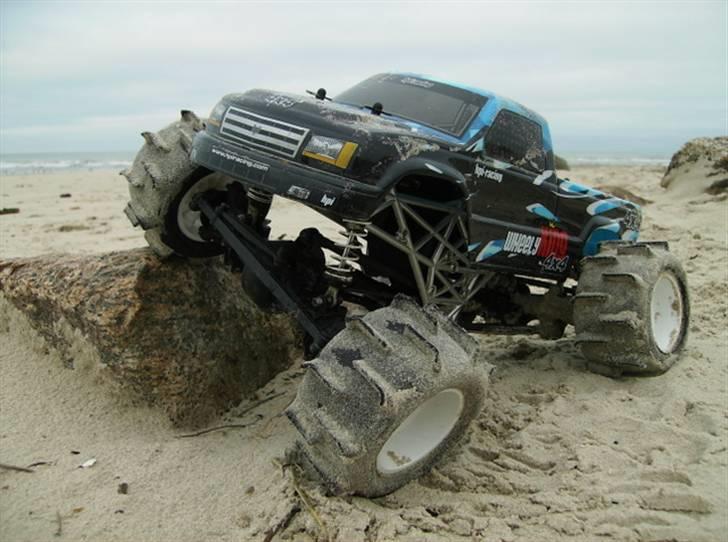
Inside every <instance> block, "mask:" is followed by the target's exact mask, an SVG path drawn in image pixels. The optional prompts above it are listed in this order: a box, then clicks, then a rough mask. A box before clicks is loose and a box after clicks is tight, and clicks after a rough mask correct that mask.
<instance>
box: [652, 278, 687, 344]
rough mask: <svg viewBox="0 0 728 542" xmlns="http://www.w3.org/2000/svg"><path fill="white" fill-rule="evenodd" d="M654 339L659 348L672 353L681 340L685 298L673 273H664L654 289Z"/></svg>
mask: <svg viewBox="0 0 728 542" xmlns="http://www.w3.org/2000/svg"><path fill="white" fill-rule="evenodd" d="M650 309H651V311H650V312H651V315H652V338H653V340H654V341H655V344H656V345H657V348H659V349H660V351H661V352H663V353H665V354H669V353H671V352H672V351H673V350H675V347H676V346H677V344H678V341H679V340H680V335H681V331H682V325H683V298H682V292H681V290H680V285H679V284H678V282H677V279H676V278H675V276H674V275H673V274H672V273H662V274H661V275H660V277H659V278H658V279H657V282H656V283H655V287H654V288H653V289H652V300H651V303H650Z"/></svg>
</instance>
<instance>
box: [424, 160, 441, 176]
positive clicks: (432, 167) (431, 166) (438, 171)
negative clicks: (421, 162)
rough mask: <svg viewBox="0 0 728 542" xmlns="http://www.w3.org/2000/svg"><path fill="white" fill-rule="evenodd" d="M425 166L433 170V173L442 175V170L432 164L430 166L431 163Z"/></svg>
mask: <svg viewBox="0 0 728 542" xmlns="http://www.w3.org/2000/svg"><path fill="white" fill-rule="evenodd" d="M425 165H426V166H427V169H431V170H432V171H434V172H435V173H440V174H442V170H441V169H440V168H436V167H435V166H433V165H432V164H429V163H427V162H425Z"/></svg>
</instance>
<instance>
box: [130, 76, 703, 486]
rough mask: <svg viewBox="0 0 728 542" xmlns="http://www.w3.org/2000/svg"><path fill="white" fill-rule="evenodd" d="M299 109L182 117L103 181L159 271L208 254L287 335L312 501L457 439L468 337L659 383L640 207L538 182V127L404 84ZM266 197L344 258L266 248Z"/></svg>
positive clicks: (407, 467)
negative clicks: (550, 351)
mask: <svg viewBox="0 0 728 542" xmlns="http://www.w3.org/2000/svg"><path fill="white" fill-rule="evenodd" d="M309 94H310V95H301V96H298V95H291V94H286V93H282V92H272V91H268V90H259V89H256V90H251V91H248V92H245V93H242V94H230V95H227V96H225V97H224V98H223V99H222V100H221V101H220V102H219V103H218V104H217V105H216V106H215V108H214V109H213V110H212V112H211V114H210V116H209V118H208V119H206V120H204V121H203V120H201V119H199V118H198V117H197V116H196V115H195V114H194V113H192V112H190V111H182V117H181V119H180V120H179V121H177V122H175V123H173V124H171V125H169V126H168V127H166V128H164V129H162V130H161V131H159V132H156V133H152V132H144V133H143V134H142V135H143V136H144V139H145V140H146V143H145V144H144V146H143V147H142V149H141V150H140V151H139V154H138V155H137V157H136V159H135V161H134V163H133V165H132V167H131V168H130V169H128V170H125V171H123V172H122V174H123V175H124V176H125V177H126V178H127V180H128V181H129V191H130V194H131V201H130V202H129V205H128V206H127V208H126V214H127V215H128V217H129V219H130V220H131V222H132V223H133V224H134V225H135V226H137V225H138V226H141V227H142V228H143V229H144V230H146V239H147V240H148V242H149V244H150V245H151V247H152V248H153V249H154V250H155V251H156V252H158V253H159V254H160V255H162V256H167V255H170V254H172V253H175V254H177V255H180V256H183V257H193V258H195V257H211V256H217V255H223V257H224V259H225V261H226V262H228V263H229V264H230V265H231V266H232V267H233V269H234V270H236V271H240V273H241V280H242V283H243V286H244V288H245V290H246V291H247V292H248V294H249V296H250V297H251V298H252V299H253V300H255V301H256V302H257V303H258V304H259V305H260V306H261V307H265V308H269V309H272V310H283V311H287V312H290V313H292V314H293V315H294V316H295V318H296V319H297V321H298V322H299V324H300V326H301V328H302V330H303V332H304V334H305V336H306V350H307V353H308V359H309V360H310V361H308V362H306V363H305V366H306V367H307V371H306V374H305V376H304V378H303V382H302V384H301V386H300V389H299V391H298V395H297V397H296V399H295V401H294V402H293V403H292V404H291V405H290V407H289V408H288V410H287V415H288V418H289V419H290V421H291V422H292V423H293V425H294V426H295V427H296V429H297V430H298V432H299V433H300V439H299V441H298V444H297V448H296V450H294V452H293V453H292V454H291V455H292V457H294V458H295V459H296V460H298V461H299V462H300V463H301V464H302V465H303V466H304V467H306V468H307V469H308V471H309V472H311V473H313V474H314V475H316V476H317V477H318V478H320V479H321V480H322V481H323V483H324V484H325V485H326V486H327V487H328V488H329V489H330V490H331V491H333V492H338V493H357V494H360V495H367V496H376V495H382V494H386V493H388V492H390V491H392V490H394V489H396V488H397V487H399V486H401V485H402V484H404V483H406V482H407V481H409V480H411V479H413V478H414V477H416V476H418V475H419V474H421V473H422V472H424V471H426V470H427V469H429V468H430V467H431V466H432V464H433V463H434V462H435V461H436V460H437V459H438V458H439V457H441V456H442V454H443V453H444V452H445V451H446V450H447V449H448V448H450V447H451V446H452V445H453V443H454V442H456V441H457V440H458V438H459V437H460V436H462V435H463V434H464V432H465V431H466V429H467V427H468V424H469V423H470V421H471V420H472V419H473V418H474V417H475V416H476V415H477V414H478V412H479V410H480V408H481V405H482V402H483V397H484V386H485V385H486V382H487V375H488V372H489V369H488V367H489V366H488V364H487V363H485V362H483V361H478V360H477V359H476V350H477V343H476V341H475V339H473V337H472V336H471V334H469V333H468V331H470V332H474V331H481V332H482V331H508V332H524V333H528V332H531V333H533V332H536V333H540V334H541V336H543V337H545V338H551V339H555V338H559V337H561V336H562V334H563V332H564V328H565V326H566V325H568V324H573V326H574V327H575V330H576V341H577V342H578V343H580V345H581V349H582V351H583V354H584V356H585V357H586V360H587V366H588V367H589V368H590V369H592V370H595V371H598V372H601V373H606V374H608V375H611V376H616V375H620V374H622V373H632V374H634V373H637V374H647V373H652V374H655V373H661V372H664V371H666V370H667V369H668V368H669V367H670V366H671V365H672V364H673V363H674V361H675V358H676V356H677V354H678V353H679V352H680V350H681V349H682V348H683V346H684V344H685V340H686V336H687V331H688V318H689V302H688V291H687V286H686V279H685V273H684V272H683V270H682V268H681V266H680V263H679V262H678V261H677V260H676V258H675V257H674V256H673V255H671V254H670V252H668V246H667V243H665V242H638V241H637V237H638V232H639V228H640V220H641V212H640V208H639V207H638V206H637V205H635V204H633V203H631V202H629V201H625V200H623V199H619V198H615V197H612V196H610V195H608V194H604V193H602V192H600V191H598V190H595V189H593V188H589V187H587V186H584V185H581V184H577V183H575V182H572V181H570V180H567V179H559V178H558V177H557V175H556V174H555V173H554V154H553V150H552V145H551V137H550V134H549V128H548V125H547V123H546V121H545V120H544V119H543V118H541V117H540V116H539V115H537V114H536V113H534V112H533V111H531V110H529V109H527V108H525V107H523V106H521V105H519V104H517V103H515V102H513V101H511V100H508V99H506V98H503V97H501V96H498V95H496V94H493V93H490V92H485V91H483V90H479V89H476V88H472V87H468V86H464V85H457V84H453V83H449V82H444V81H441V80H439V79H434V78H430V77H423V76H420V75H414V74H400V73H386V74H380V75H375V76H374V77H370V78H369V79H367V80H365V81H363V82H362V83H359V84H358V85H356V86H354V87H353V88H351V89H349V90H347V91H345V92H343V93H341V94H339V95H338V96H336V97H335V98H333V99H332V98H329V97H328V96H327V94H326V91H325V90H324V89H319V90H318V91H317V92H315V93H313V92H309ZM273 196H282V197H284V198H289V199H292V200H296V201H298V202H300V203H302V204H303V205H306V206H308V207H311V208H313V209H315V210H316V211H318V212H319V213H321V214H322V215H324V216H325V217H327V218H329V219H331V220H333V221H335V222H336V223H338V224H339V225H340V226H341V228H342V233H343V238H342V239H341V240H340V241H339V242H336V241H334V240H331V239H328V238H326V237H324V236H323V235H322V234H321V233H320V232H319V231H318V230H316V229H314V228H304V229H302V231H301V232H300V235H299V237H298V238H297V239H296V240H295V241H286V240H271V239H270V238H269V237H270V226H269V220H268V219H267V218H266V217H267V214H268V211H269V209H270V207H271V201H272V198H273ZM302 226H303V225H302ZM231 295H233V294H231ZM352 308H358V309H360V310H358V313H359V316H349V317H347V312H349V313H350V314H351V313H352ZM367 311H368V312H367ZM354 312H357V311H354ZM361 314H364V316H363V317H362V316H361ZM312 358H315V359H312Z"/></svg>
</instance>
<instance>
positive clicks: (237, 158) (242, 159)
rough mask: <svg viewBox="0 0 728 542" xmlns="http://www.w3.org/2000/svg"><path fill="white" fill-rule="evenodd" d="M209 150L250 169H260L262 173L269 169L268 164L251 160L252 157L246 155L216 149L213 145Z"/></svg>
mask: <svg viewBox="0 0 728 542" xmlns="http://www.w3.org/2000/svg"><path fill="white" fill-rule="evenodd" d="M210 152H212V154H216V155H218V156H220V157H222V158H225V159H226V160H232V161H233V162H237V163H238V164H242V165H244V166H246V167H249V168H251V169H257V170H258V171H262V172H264V173H265V172H266V171H268V170H269V169H270V166H269V165H268V164H264V163H263V162H258V161H257V160H253V159H252V158H248V157H247V156H244V155H241V154H235V153H232V152H230V151H226V150H222V149H218V148H217V147H213V148H212V151H210Z"/></svg>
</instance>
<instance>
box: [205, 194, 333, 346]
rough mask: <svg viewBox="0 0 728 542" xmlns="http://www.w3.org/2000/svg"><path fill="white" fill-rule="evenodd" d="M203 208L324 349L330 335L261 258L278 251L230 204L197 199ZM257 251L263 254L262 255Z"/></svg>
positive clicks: (224, 237) (222, 235)
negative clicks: (259, 256) (214, 203)
mask: <svg viewBox="0 0 728 542" xmlns="http://www.w3.org/2000/svg"><path fill="white" fill-rule="evenodd" d="M197 206H198V207H199V210H200V212H201V213H202V214H203V215H204V216H205V217H206V218H207V220H208V222H209V225H210V227H211V228H212V229H214V230H215V231H216V232H217V233H218V234H219V235H220V238H221V239H222V242H223V243H224V244H225V245H226V246H227V247H228V248H230V249H231V250H232V251H233V252H234V253H235V254H236V255H237V257H238V258H239V259H240V261H241V262H243V264H244V265H245V266H246V267H247V268H248V269H250V270H251V271H252V272H253V274H255V276H256V277H257V279H258V280H259V281H260V282H262V283H263V284H264V285H265V287H266V288H268V290H270V292H271V294H273V296H274V297H275V298H276V300H277V301H278V303H280V304H281V306H282V307H283V308H284V309H285V310H286V311H288V312H289V313H291V314H292V315H293V317H294V318H295V319H296V321H297V322H298V323H299V325H300V326H301V327H302V328H303V329H304V331H305V332H306V333H308V334H309V335H310V337H311V339H312V347H311V348H312V350H313V351H315V352H318V351H319V350H321V349H322V348H323V347H324V346H325V345H326V343H327V342H328V339H327V337H326V335H325V334H324V333H323V331H322V330H321V329H320V328H319V326H318V325H317V324H316V322H315V320H314V319H313V318H311V316H310V315H309V314H308V312H307V311H306V310H305V308H304V307H305V305H304V303H302V302H301V300H300V299H299V298H298V297H297V296H296V295H295V294H294V293H293V292H290V291H288V290H287V289H286V288H284V287H283V286H282V285H281V283H280V282H278V280H277V279H276V278H275V276H274V275H273V273H272V269H271V268H269V267H266V266H265V265H264V264H263V263H262V262H261V260H262V259H264V258H265V259H268V260H269V261H272V259H273V257H274V255H273V253H272V251H271V250H270V248H269V247H268V246H267V244H266V242H265V241H262V240H261V239H260V238H259V236H258V235H257V234H256V233H255V231H254V230H253V229H252V228H250V226H248V225H247V224H244V223H242V222H241V221H240V220H238V218H237V216H236V215H235V213H233V212H232V211H231V210H230V209H229V208H228V206H227V205H225V204H222V205H218V206H216V207H213V206H212V205H211V204H210V203H209V202H208V201H207V200H205V199H204V198H200V199H199V200H198V201H197ZM256 252H258V253H261V254H260V255H261V256H263V258H260V259H259V258H258V257H257V255H256Z"/></svg>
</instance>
